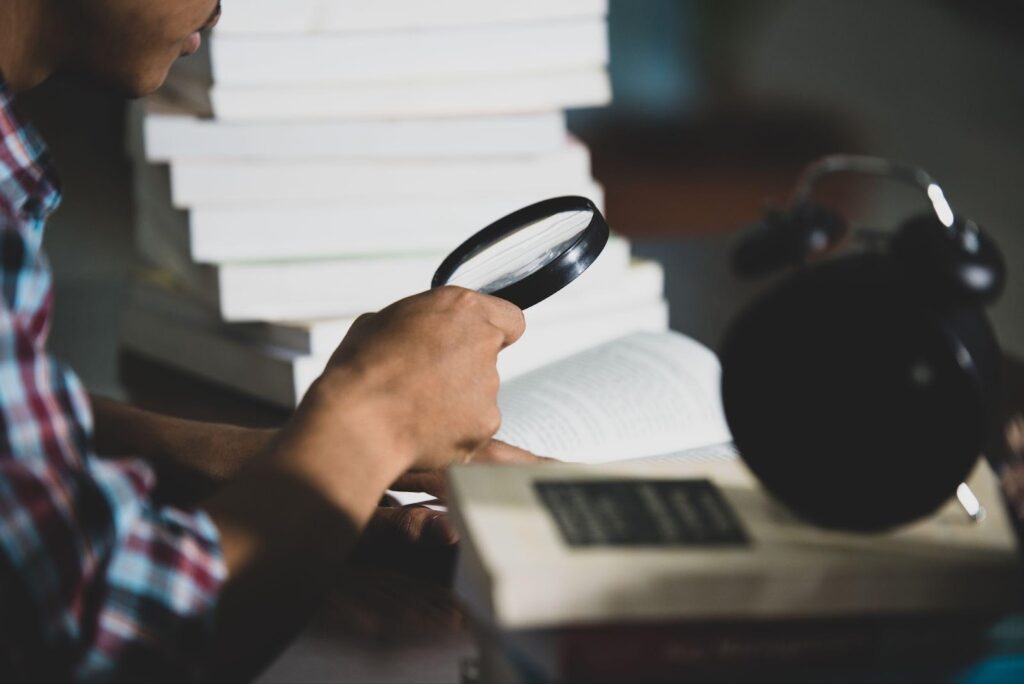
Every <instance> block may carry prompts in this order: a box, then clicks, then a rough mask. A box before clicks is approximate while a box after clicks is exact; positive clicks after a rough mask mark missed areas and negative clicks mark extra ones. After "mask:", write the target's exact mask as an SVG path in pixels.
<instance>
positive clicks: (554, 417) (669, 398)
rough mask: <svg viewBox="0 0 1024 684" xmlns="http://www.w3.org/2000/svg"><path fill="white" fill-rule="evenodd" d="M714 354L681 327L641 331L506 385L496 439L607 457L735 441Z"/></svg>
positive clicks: (549, 451)
mask: <svg viewBox="0 0 1024 684" xmlns="http://www.w3.org/2000/svg"><path fill="white" fill-rule="evenodd" d="M720 375H721V368H720V366H719V364H718V359H717V358H716V357H715V355H714V353H713V352H711V350H709V349H707V348H706V347H704V346H702V345H701V344H699V343H698V342H696V341H694V340H691V339H689V338H687V337H685V336H683V335H680V334H678V333H671V332H669V333H636V334H633V335H629V336H627V337H623V338H621V339H618V340H615V341H613V342H609V343H608V344H605V345H602V346H600V347H597V348H595V349H591V350H588V351H585V352H582V353H580V354H577V355H575V356H572V357H570V358H568V359H564V360H562V361H558V362H556V363H553V364H550V365H548V366H545V367H544V368H541V369H538V370H536V371H533V372H531V373H527V374H526V375H523V376H521V377H519V378H516V379H514V380H511V381H509V382H507V383H505V384H504V385H503V386H502V389H501V392H500V394H499V396H498V404H499V406H500V407H501V412H502V418H503V426H502V428H501V431H500V432H499V433H498V435H497V438H498V439H501V440H504V441H506V442H509V443H510V444H514V445H516V446H518V447H522V448H524V449H527V450H529V451H532V452H534V453H536V454H540V455H543V456H550V457H553V458H558V459H561V460H564V461H572V462H577V463H604V462H607V461H617V460H624V459H631V458H640V457H643V456H655V455H658V454H670V453H674V452H680V451H685V450H687V449H692V448H695V447H704V446H711V445H715V444H722V443H725V442H729V441H730V440H731V437H730V435H729V430H728V427H727V426H726V423H725V417H724V415H723V414H722V408H721V398H720V391H719V378H720Z"/></svg>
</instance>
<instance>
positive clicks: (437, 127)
mask: <svg viewBox="0 0 1024 684" xmlns="http://www.w3.org/2000/svg"><path fill="white" fill-rule="evenodd" d="M131 125H132V126H133V127H134V128H136V129H138V130H137V132H136V133H135V135H136V136H137V139H138V140H140V141H141V149H140V150H136V151H134V154H133V156H135V157H136V158H142V157H144V158H145V159H146V160H147V161H150V162H169V161H171V160H177V159H211V158H213V159H217V158H221V159H246V160H267V159H272V160H295V159H330V158H345V159H351V158H356V159H358V158H367V159H410V158H412V159H416V158H431V159H444V158H448V157H496V156H506V155H511V156H523V155H534V154H543V153H545V152H553V151H555V150H557V149H559V148H560V147H562V146H564V145H565V139H566V137H567V135H568V133H567V131H566V126H565V116H564V114H563V113H562V112H560V111H550V112H536V113H527V114H516V115H511V116H500V115H497V116H477V117H460V118H448V119H423V120H420V119H412V120H397V121H372V120H370V121H306V122H272V123H251V124H245V123H241V124H239V123H225V122H223V121H218V120H216V119H212V118H209V117H205V116H203V113H202V112H196V111H194V109H193V108H192V107H190V106H189V105H188V103H184V102H181V101H180V100H177V99H175V98H174V97H173V94H172V91H170V90H168V91H160V93H157V94H156V95H153V96H150V97H149V98H147V99H146V100H144V101H141V102H135V103H133V106H132V107H131ZM143 150H144V152H143Z"/></svg>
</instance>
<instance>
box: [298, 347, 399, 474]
mask: <svg viewBox="0 0 1024 684" xmlns="http://www.w3.org/2000/svg"><path fill="white" fill-rule="evenodd" d="M398 401H400V399H398V398H396V397H394V396H392V395H388V394H386V393H382V392H380V391H378V390H376V389H374V388H373V387H372V386H371V384H370V383H369V382H368V381H367V379H366V377H365V376H363V375H362V374H361V373H360V372H358V371H355V370H353V369H350V368H346V367H333V368H329V369H328V370H327V371H325V372H324V374H323V375H321V376H320V378H318V379H317V381H316V382H315V383H313V385H312V386H311V387H310V389H309V391H308V392H307V393H306V396H305V398H304V399H303V401H302V404H301V405H300V407H299V411H298V413H306V414H307V416H306V420H310V421H311V422H312V423H314V424H316V425H317V426H323V425H326V426H328V427H327V428H325V429H329V430H331V431H337V433H338V435H339V438H341V439H344V440H346V441H348V442H349V443H350V445H351V447H352V450H365V451H367V452H369V453H373V454H374V456H375V458H376V459H381V460H387V461H389V462H391V463H392V464H393V465H394V466H395V467H397V468H398V471H397V474H399V475H400V474H401V473H404V472H405V471H407V470H409V469H410V468H411V467H412V466H413V464H414V463H415V461H416V446H415V439H414V437H413V436H412V435H409V434H404V433H403V430H402V428H401V424H402V421H401V420H399V419H398V415H397V414H398V413H399V410H398V408H397V407H396V404H397V402H398ZM297 417H298V416H297ZM396 477H397V475H396Z"/></svg>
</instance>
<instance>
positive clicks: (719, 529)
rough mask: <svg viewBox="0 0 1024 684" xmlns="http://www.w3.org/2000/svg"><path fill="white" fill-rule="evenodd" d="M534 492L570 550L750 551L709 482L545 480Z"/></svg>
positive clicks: (733, 517)
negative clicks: (714, 548) (695, 548)
mask: <svg viewBox="0 0 1024 684" xmlns="http://www.w3.org/2000/svg"><path fill="white" fill-rule="evenodd" d="M533 486H534V489H535V490H536V492H537V494H538V496H540V499H541V501H543V502H544V505H545V506H546V507H547V510H548V512H549V513H550V514H551V517H552V518H554V520H555V523H556V524H557V525H558V529H559V530H560V531H561V533H562V537H563V538H564V539H565V541H566V543H567V544H569V546H746V545H747V544H749V541H748V539H747V535H746V533H745V532H744V531H743V527H742V526H741V525H740V521H739V518H738V517H737V516H736V513H735V512H734V511H733V509H732V507H730V506H729V503H728V502H727V501H726V500H725V497H724V496H722V493H721V492H719V491H718V488H717V487H715V485H713V484H712V483H711V482H709V481H708V480H649V481H646V480H645V481H637V480H576V481H552V480H547V481H541V482H535V483H534V485H533Z"/></svg>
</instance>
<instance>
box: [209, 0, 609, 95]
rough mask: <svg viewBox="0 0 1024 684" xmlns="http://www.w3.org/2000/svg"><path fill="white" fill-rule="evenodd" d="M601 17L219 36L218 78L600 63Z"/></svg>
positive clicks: (391, 76) (310, 77)
mask: <svg viewBox="0 0 1024 684" xmlns="http://www.w3.org/2000/svg"><path fill="white" fill-rule="evenodd" d="M607 63H608V38H607V24H606V22H605V20H604V17H602V16H594V17H582V18H572V19H552V20H546V21H540V22H532V23H513V24H495V25H484V26H457V27H443V28H433V29H399V30H392V31H372V32H367V31H351V32H344V33H311V34H300V35H273V34H263V35H237V36H232V35H223V34H222V35H217V36H214V38H213V40H212V41H211V42H210V71H211V77H212V80H213V82H214V83H216V84H218V85H225V86H228V85H230V86H259V87H262V88H269V89H273V88H274V87H275V86H279V85H287V86H292V85H300V84H309V85H316V86H324V85H328V84H343V83H344V84H354V83H380V82H387V81H400V82H408V81H419V80H436V79H447V78H468V77H481V78H501V76H502V75H504V74H523V73H543V72H547V71H552V70H568V69H581V68H587V67H600V66H604V65H605V64H607Z"/></svg>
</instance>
